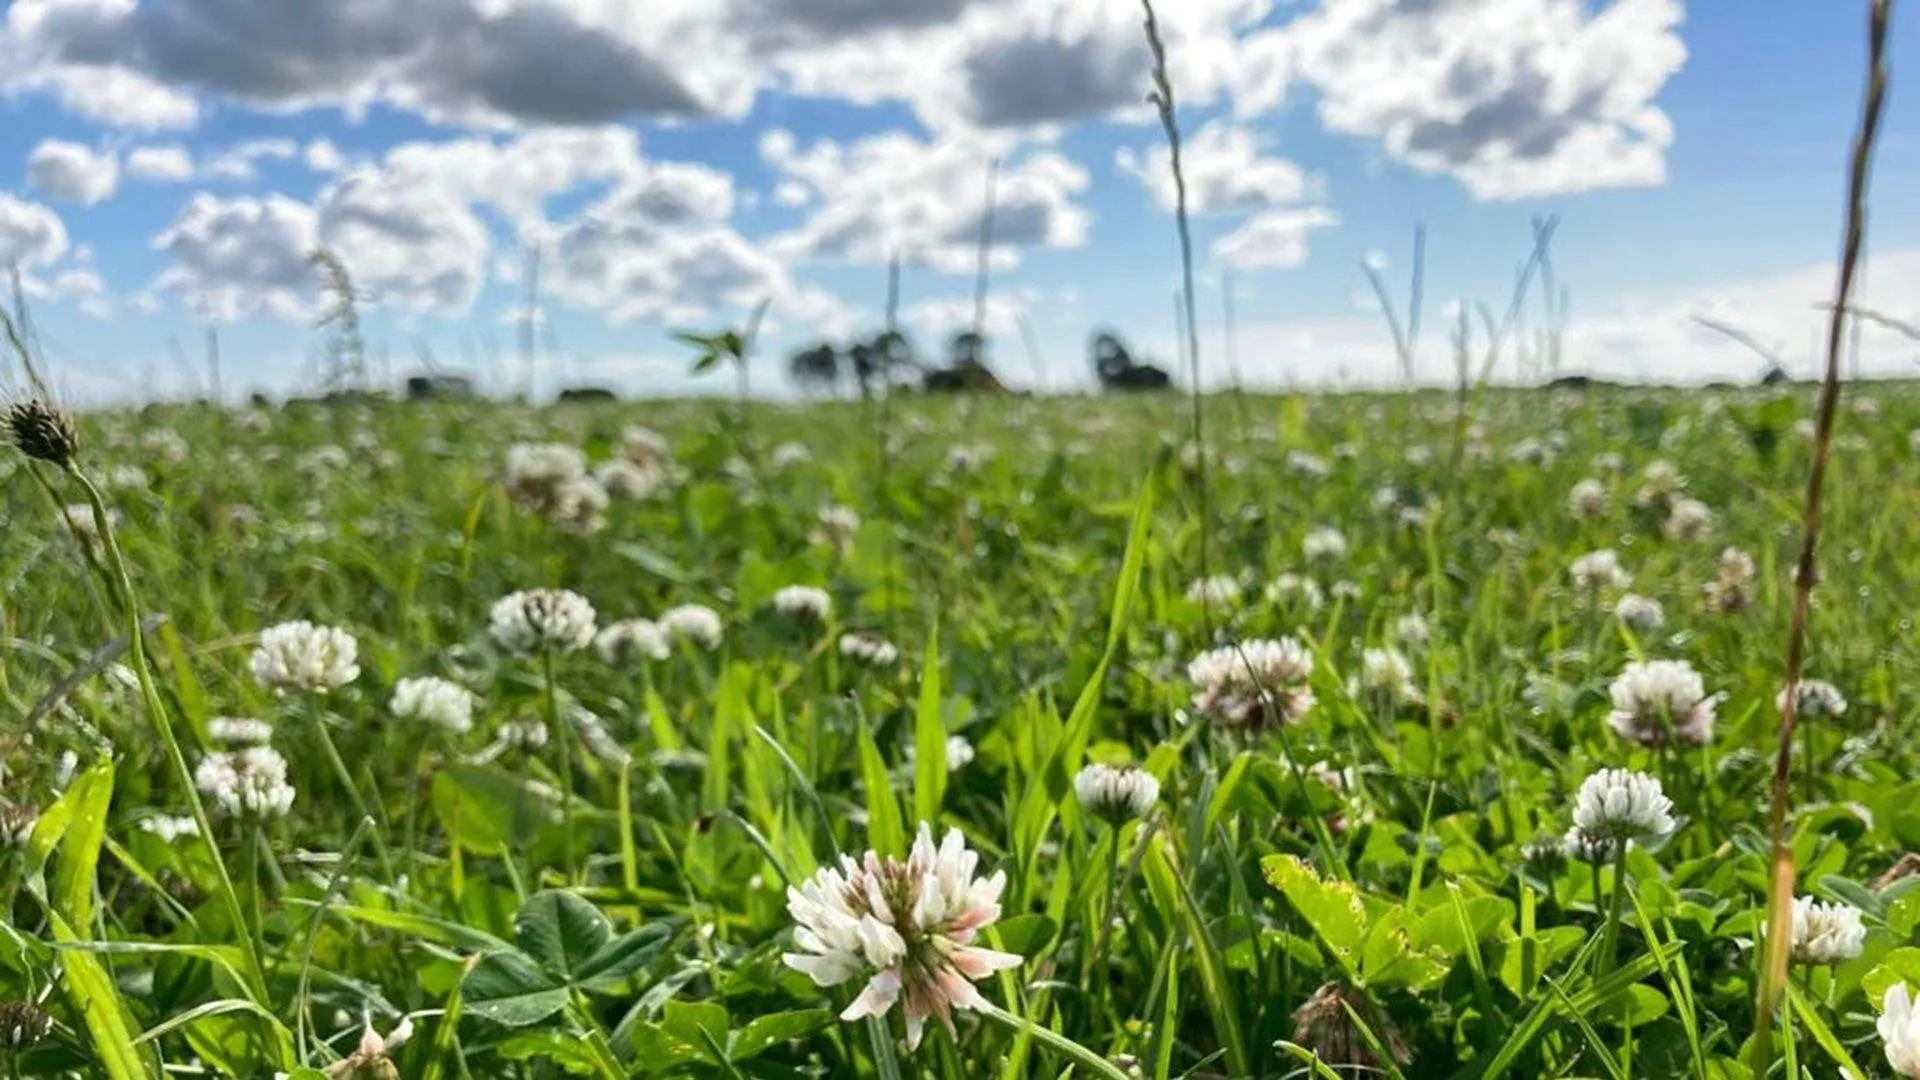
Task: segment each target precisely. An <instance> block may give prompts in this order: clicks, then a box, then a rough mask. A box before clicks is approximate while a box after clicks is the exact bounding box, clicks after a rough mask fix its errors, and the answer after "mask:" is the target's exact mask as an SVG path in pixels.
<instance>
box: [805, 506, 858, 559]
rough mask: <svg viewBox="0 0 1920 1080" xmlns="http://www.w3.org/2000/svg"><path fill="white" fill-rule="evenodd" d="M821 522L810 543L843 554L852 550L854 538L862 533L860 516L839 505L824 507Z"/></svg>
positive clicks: (821, 511) (820, 516) (820, 517)
mask: <svg viewBox="0 0 1920 1080" xmlns="http://www.w3.org/2000/svg"><path fill="white" fill-rule="evenodd" d="M819 521H820V525H819V527H818V528H816V529H814V530H813V535H812V536H811V537H809V538H808V539H809V540H810V542H812V543H814V544H818V545H820V546H821V547H830V548H833V549H834V550H836V551H839V552H841V553H842V554H844V553H846V552H848V551H850V550H852V548H853V540H854V537H855V536H857V535H859V532H860V515H859V514H858V513H857V512H855V511H854V510H853V509H852V508H851V507H847V506H840V505H838V504H834V505H829V506H823V507H821V508H820V513H819Z"/></svg>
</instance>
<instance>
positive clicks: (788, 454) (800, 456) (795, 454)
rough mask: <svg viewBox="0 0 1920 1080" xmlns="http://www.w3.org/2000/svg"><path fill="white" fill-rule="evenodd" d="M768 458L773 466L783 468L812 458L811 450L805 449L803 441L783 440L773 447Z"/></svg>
mask: <svg viewBox="0 0 1920 1080" xmlns="http://www.w3.org/2000/svg"><path fill="white" fill-rule="evenodd" d="M769 460H770V461H771V463H772V465H773V467H774V468H776V469H785V468H788V467H790V466H794V465H801V464H804V463H806V462H808V461H811V460H813V451H812V450H809V449H807V445H806V444H805V443H797V442H784V443H781V444H780V445H779V446H776V447H774V448H773V455H772V457H771V458H770V459H769Z"/></svg>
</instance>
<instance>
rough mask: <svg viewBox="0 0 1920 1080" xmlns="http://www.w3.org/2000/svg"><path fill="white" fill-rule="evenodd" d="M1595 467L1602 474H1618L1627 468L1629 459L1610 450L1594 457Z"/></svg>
mask: <svg viewBox="0 0 1920 1080" xmlns="http://www.w3.org/2000/svg"><path fill="white" fill-rule="evenodd" d="M1593 467H1594V468H1595V469H1598V470H1599V471H1601V472H1608V473H1617V472H1619V471H1620V470H1622V469H1624V468H1626V467H1627V459H1626V458H1624V457H1622V456H1620V454H1619V453H1617V452H1615V451H1612V450H1608V451H1606V452H1605V453H1600V454H1595V455H1593Z"/></svg>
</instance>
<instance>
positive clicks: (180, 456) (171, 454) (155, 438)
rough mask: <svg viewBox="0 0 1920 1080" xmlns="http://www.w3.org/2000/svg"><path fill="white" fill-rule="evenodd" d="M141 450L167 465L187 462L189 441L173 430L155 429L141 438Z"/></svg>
mask: <svg viewBox="0 0 1920 1080" xmlns="http://www.w3.org/2000/svg"><path fill="white" fill-rule="evenodd" d="M140 449H141V450H143V451H145V452H146V454H147V455H148V456H150V457H152V458H155V459H157V460H159V461H160V462H162V463H164V464H167V465H178V464H180V463H181V462H183V461H185V460H187V449H188V447H187V440H185V439H183V438H181V437H180V435H179V433H178V432H176V431H174V430H173V429H172V428H154V429H153V430H152V431H149V432H147V433H146V434H144V435H142V436H140Z"/></svg>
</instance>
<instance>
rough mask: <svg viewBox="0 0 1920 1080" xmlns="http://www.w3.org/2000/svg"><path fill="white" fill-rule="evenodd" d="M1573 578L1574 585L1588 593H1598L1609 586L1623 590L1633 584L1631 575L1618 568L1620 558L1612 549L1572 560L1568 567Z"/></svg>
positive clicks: (1602, 549)
mask: <svg viewBox="0 0 1920 1080" xmlns="http://www.w3.org/2000/svg"><path fill="white" fill-rule="evenodd" d="M1568 573H1570V574H1571V575H1572V576H1573V583H1574V585H1576V586H1578V587H1579V588H1581V589H1584V590H1586V591H1588V592H1598V591H1599V590H1601V589H1604V588H1607V587H1609V586H1611V587H1613V588H1616V589H1624V588H1626V587H1627V586H1628V585H1631V584H1633V577H1632V575H1630V574H1628V573H1627V572H1626V571H1625V570H1623V569H1621V567H1620V556H1618V555H1616V554H1614V552H1613V549H1612V548H1601V549H1600V550H1598V551H1589V552H1587V553H1586V554H1585V555H1582V556H1580V557H1579V558H1577V559H1575V560H1573V564H1572V565H1571V566H1570V567H1568Z"/></svg>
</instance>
